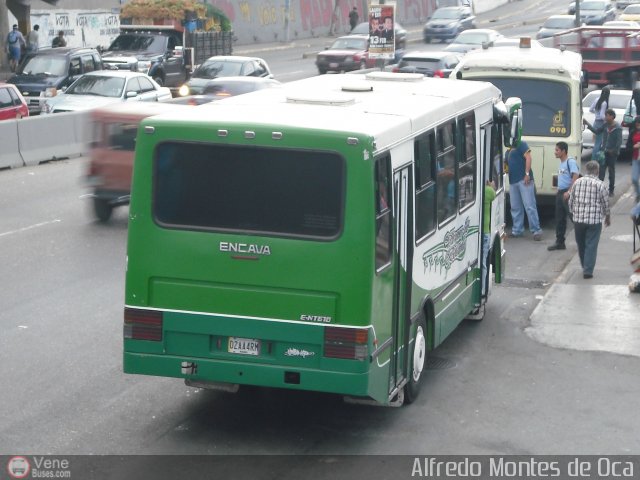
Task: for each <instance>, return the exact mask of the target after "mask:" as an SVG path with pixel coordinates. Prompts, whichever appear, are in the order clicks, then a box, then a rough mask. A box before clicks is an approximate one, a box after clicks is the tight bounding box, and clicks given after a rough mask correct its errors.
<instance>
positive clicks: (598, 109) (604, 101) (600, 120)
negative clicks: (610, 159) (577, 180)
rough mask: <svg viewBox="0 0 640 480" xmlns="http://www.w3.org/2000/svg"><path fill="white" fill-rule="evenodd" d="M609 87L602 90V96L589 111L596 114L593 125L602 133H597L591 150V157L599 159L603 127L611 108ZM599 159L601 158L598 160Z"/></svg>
mask: <svg viewBox="0 0 640 480" xmlns="http://www.w3.org/2000/svg"><path fill="white" fill-rule="evenodd" d="M610 92H611V91H610V90H609V87H603V88H602V90H601V91H600V96H599V97H598V98H597V99H596V100H595V101H594V102H593V103H592V104H591V106H590V107H589V111H590V112H591V113H593V114H594V115H595V118H594V120H593V127H594V128H595V129H596V130H598V131H599V132H600V133H595V131H594V133H595V137H594V139H593V149H592V150H591V159H592V160H598V158H597V157H598V155H599V152H600V149H601V148H602V130H600V127H602V126H603V125H604V123H605V112H606V111H607V108H609V95H610ZM598 161H599V160H598Z"/></svg>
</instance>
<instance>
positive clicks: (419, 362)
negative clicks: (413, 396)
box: [412, 325, 427, 382]
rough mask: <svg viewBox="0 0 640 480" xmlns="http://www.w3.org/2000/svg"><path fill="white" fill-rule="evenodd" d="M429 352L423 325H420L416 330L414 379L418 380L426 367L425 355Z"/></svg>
mask: <svg viewBox="0 0 640 480" xmlns="http://www.w3.org/2000/svg"><path fill="white" fill-rule="evenodd" d="M426 352H427V342H426V340H425V338H424V332H423V330H422V327H421V326H420V325H418V329H417V331H416V344H415V347H414V349H413V372H412V374H413V381H414V382H417V381H418V380H419V379H420V375H421V374H422V369H423V368H424V357H425V354H426Z"/></svg>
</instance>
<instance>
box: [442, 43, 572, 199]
mask: <svg viewBox="0 0 640 480" xmlns="http://www.w3.org/2000/svg"><path fill="white" fill-rule="evenodd" d="M523 40H526V39H523ZM526 44H527V42H521V46H520V47H490V48H487V49H480V50H474V51H471V52H469V53H467V54H466V55H465V56H464V57H463V59H462V60H461V61H460V63H459V64H458V65H457V67H456V68H455V69H454V71H453V72H452V73H451V78H456V79H462V80H481V81H486V82H491V83H493V84H494V85H495V86H496V87H498V88H499V89H500V90H501V91H502V94H503V96H504V97H505V98H506V97H519V98H520V99H521V100H522V108H523V115H524V117H523V127H522V128H523V131H522V138H523V140H524V141H526V142H527V144H528V145H529V147H531V157H532V170H533V172H534V177H535V184H536V193H537V196H538V201H539V202H540V203H545V204H549V203H553V202H554V201H555V200H554V199H555V194H556V191H557V187H556V185H557V182H556V180H555V178H554V177H556V176H557V173H558V161H557V159H556V158H555V155H554V149H555V145H556V143H557V142H559V141H564V142H567V144H568V145H569V156H573V157H574V158H576V160H577V161H578V163H579V162H580V156H581V151H582V103H581V102H582V88H583V74H582V57H581V56H580V55H579V54H578V53H575V52H570V51H562V50H559V49H555V48H546V47H539V46H533V47H525V46H524V45H526Z"/></svg>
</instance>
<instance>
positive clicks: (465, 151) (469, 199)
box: [458, 113, 477, 210]
mask: <svg viewBox="0 0 640 480" xmlns="http://www.w3.org/2000/svg"><path fill="white" fill-rule="evenodd" d="M458 134H459V136H460V138H459V141H460V144H459V145H460V147H461V148H460V149H459V151H458V204H459V205H458V207H459V208H460V210H462V209H463V208H465V207H466V206H468V205H471V204H472V203H473V202H474V201H475V199H476V166H477V164H476V162H477V156H476V119H475V115H474V114H473V113H470V114H469V115H467V116H466V117H464V118H463V119H461V120H459V123H458Z"/></svg>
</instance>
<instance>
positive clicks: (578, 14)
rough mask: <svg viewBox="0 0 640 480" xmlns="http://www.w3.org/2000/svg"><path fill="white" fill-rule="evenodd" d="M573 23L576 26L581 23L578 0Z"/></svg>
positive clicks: (577, 0)
mask: <svg viewBox="0 0 640 480" xmlns="http://www.w3.org/2000/svg"><path fill="white" fill-rule="evenodd" d="M575 25H576V27H579V26H580V25H582V23H581V22H580V0H576V21H575Z"/></svg>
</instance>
